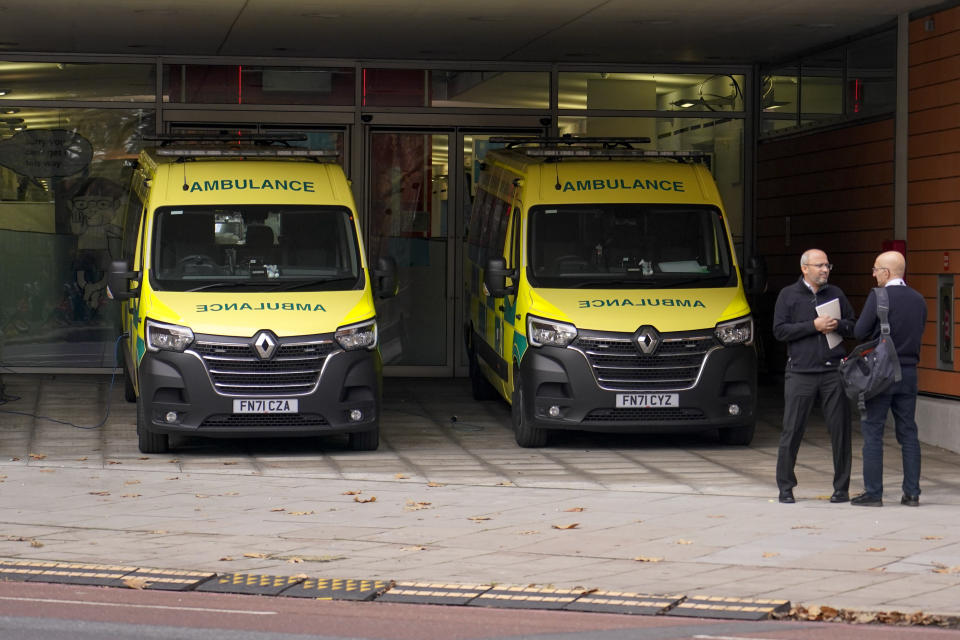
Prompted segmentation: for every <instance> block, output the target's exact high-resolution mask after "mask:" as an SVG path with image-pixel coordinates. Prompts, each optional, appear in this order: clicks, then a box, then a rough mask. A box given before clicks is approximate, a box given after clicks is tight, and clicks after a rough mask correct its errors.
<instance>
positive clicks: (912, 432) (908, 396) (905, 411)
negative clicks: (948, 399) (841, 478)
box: [860, 367, 920, 498]
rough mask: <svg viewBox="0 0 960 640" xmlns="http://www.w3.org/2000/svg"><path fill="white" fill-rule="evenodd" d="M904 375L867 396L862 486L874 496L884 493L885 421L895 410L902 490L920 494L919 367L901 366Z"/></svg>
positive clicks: (908, 493) (894, 418)
mask: <svg viewBox="0 0 960 640" xmlns="http://www.w3.org/2000/svg"><path fill="white" fill-rule="evenodd" d="M901 372H902V374H903V379H902V380H900V382H895V383H893V386H892V387H890V388H889V389H887V390H886V392H884V393H881V394H880V395H878V396H874V397H873V398H870V399H869V400H867V415H866V418H865V419H864V420H862V421H861V422H860V429H861V431H862V432H863V490H864V491H865V492H866V493H867V494H868V495H870V496H872V497H874V498H880V497H882V496H883V425H884V423H885V422H886V420H887V411H888V410H889V411H892V412H893V424H894V431H895V433H896V435H897V442H899V443H900V453H901V455H902V458H903V492H904V493H905V494H907V495H910V496H919V495H920V439H919V437H918V435H917V421H916V417H915V416H916V413H917V368H916V367H901Z"/></svg>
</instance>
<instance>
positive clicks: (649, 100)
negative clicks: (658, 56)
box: [559, 72, 744, 111]
mask: <svg viewBox="0 0 960 640" xmlns="http://www.w3.org/2000/svg"><path fill="white" fill-rule="evenodd" d="M743 87H744V76H742V75H737V74H670V73H665V74H664V73H604V72H562V73H560V78H559V89H560V97H559V100H560V102H559V106H560V108H561V109H618V110H626V109H630V110H634V111H655V110H660V111H743V109H744V106H743V105H744V96H743Z"/></svg>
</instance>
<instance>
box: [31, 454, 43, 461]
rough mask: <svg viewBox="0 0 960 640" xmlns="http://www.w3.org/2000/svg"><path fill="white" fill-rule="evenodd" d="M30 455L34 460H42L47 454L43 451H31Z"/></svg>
mask: <svg viewBox="0 0 960 640" xmlns="http://www.w3.org/2000/svg"><path fill="white" fill-rule="evenodd" d="M30 457H31V458H33V459H34V460H43V459H44V458H46V457H47V454H45V453H31V454H30Z"/></svg>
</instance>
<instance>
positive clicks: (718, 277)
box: [661, 273, 730, 288]
mask: <svg viewBox="0 0 960 640" xmlns="http://www.w3.org/2000/svg"><path fill="white" fill-rule="evenodd" d="M729 279H730V274H729V273H727V274H723V273H718V274H716V275H712V276H705V277H700V278H687V279H686V280H672V281H671V280H667V281H666V282H662V283H661V285H662V286H663V287H665V288H666V287H679V286H681V285H685V284H699V283H701V282H712V281H714V280H729Z"/></svg>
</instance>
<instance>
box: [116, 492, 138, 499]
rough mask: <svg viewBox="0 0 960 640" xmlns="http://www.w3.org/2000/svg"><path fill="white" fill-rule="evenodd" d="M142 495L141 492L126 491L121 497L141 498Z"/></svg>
mask: <svg viewBox="0 0 960 640" xmlns="http://www.w3.org/2000/svg"><path fill="white" fill-rule="evenodd" d="M141 495H142V494H139V493H125V494H123V495H122V496H120V497H121V498H139V497H140V496H141Z"/></svg>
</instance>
